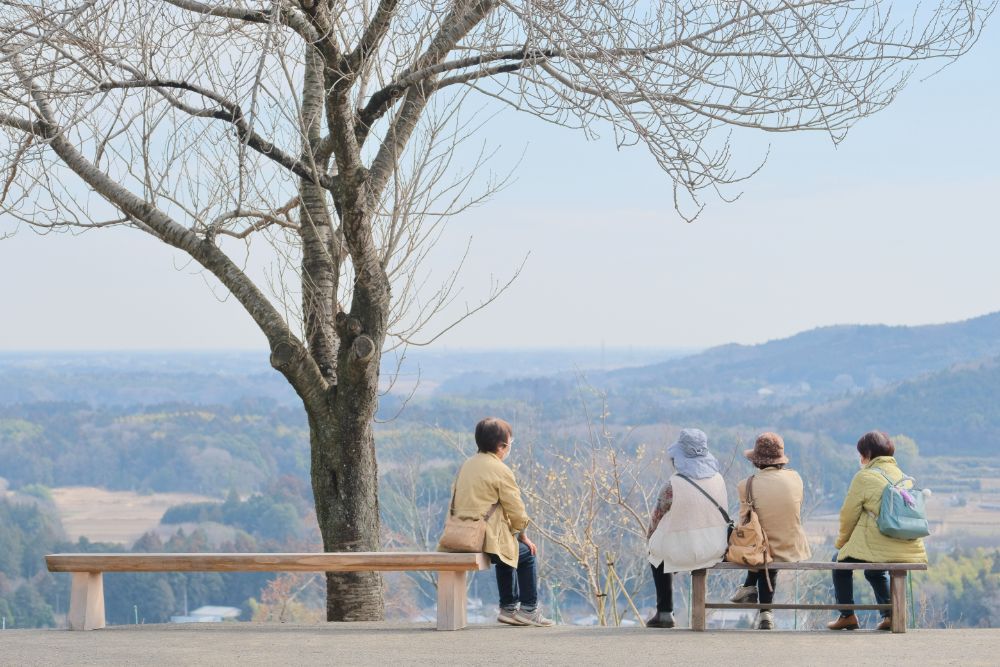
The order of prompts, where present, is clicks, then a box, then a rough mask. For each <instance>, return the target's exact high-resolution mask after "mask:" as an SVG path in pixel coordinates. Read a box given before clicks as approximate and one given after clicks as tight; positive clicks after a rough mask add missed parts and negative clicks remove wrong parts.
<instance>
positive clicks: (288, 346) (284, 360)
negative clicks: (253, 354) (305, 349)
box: [271, 341, 302, 370]
mask: <svg viewBox="0 0 1000 667" xmlns="http://www.w3.org/2000/svg"><path fill="white" fill-rule="evenodd" d="M301 356H302V352H301V349H300V348H299V347H298V346H296V345H293V344H292V343H289V342H288V341H281V342H279V343H275V344H274V345H273V346H272V347H271V366H273V367H274V368H276V369H277V370H281V369H283V368H288V366H290V365H291V364H292V363H294V362H296V361H298V360H299V359H300V358H301Z"/></svg>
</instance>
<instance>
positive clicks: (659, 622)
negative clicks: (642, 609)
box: [646, 611, 675, 628]
mask: <svg viewBox="0 0 1000 667" xmlns="http://www.w3.org/2000/svg"><path fill="white" fill-rule="evenodd" d="M674 624H675V622H674V612H672V611H658V612H656V613H655V614H653V615H652V616H650V617H649V619H648V620H647V621H646V627H647V628H672V627H674Z"/></svg>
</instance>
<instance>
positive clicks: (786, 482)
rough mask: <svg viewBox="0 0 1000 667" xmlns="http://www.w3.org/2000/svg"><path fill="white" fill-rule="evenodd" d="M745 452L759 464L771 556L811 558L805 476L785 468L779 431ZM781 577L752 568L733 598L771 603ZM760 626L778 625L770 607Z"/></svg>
mask: <svg viewBox="0 0 1000 667" xmlns="http://www.w3.org/2000/svg"><path fill="white" fill-rule="evenodd" d="M744 455H745V456H746V457H747V458H748V459H749V460H750V462H751V463H753V464H754V466H756V467H757V472H756V473H754V474H753V475H752V477H751V478H752V479H753V484H752V485H751V493H752V496H753V506H754V509H755V510H756V512H757V517H758V518H759V519H760V527H761V529H762V530H763V531H764V535H765V536H766V537H767V543H768V547H769V549H770V551H771V557H772V558H773V559H774V560H775V561H778V562H786V563H794V562H798V561H802V560H807V559H808V558H809V557H810V556H811V555H812V552H811V550H810V548H809V540H808V538H807V537H806V533H805V530H803V528H802V495H803V494H802V478H801V477H799V474H798V473H797V472H795V471H794V470H790V469H788V468H786V467H785V465H786V464H787V463H788V457H787V456H785V442H784V440H782V439H781V436H780V435H778V434H777V433H761V434H760V436H758V437H757V441H756V442H755V443H754V446H753V449H748V450H746V451H745V452H744ZM751 478H748V479H745V480H743V481H741V482H740V483H739V485H738V489H739V494H740V504H741V506H742V505H743V504H744V503H746V502H747V481H749V479H751ZM777 578H778V571H777V570H768V576H767V577H765V576H762V573H761V572H760V571H753V570H751V571H750V572H747V578H746V581H745V582H743V586H742V587H741V588H740V589H739V590H738V591H736V594H735V595H734V596H733V597H732V598H730V599H731V600H732V601H733V602H757V601H758V600H759V601H760V603H761V604H770V603H771V602H773V601H774V588H775V584H776V583H777ZM757 628H758V629H759V630H771V629H773V628H774V614H773V612H772V611H771V610H770V609H762V610H761V612H760V615H759V617H758V620H757Z"/></svg>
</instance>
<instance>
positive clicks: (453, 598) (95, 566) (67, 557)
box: [45, 551, 490, 630]
mask: <svg viewBox="0 0 1000 667" xmlns="http://www.w3.org/2000/svg"><path fill="white" fill-rule="evenodd" d="M45 563H46V565H48V568H49V571H50V572H70V573H71V574H72V575H73V582H72V588H71V592H70V603H69V627H70V629H71V630H97V629H99V628H103V627H104V625H105V619H104V579H103V573H104V572H370V571H375V570H377V571H384V572H397V571H405V570H431V571H436V572H437V573H438V604H437V629H438V630H459V629H461V628H464V627H465V626H466V624H467V619H466V612H465V601H466V592H465V589H466V587H465V579H466V572H470V571H476V570H488V569H489V568H490V561H489V558H488V557H487V556H486V554H475V553H471V554H458V553H433V552H431V553H427V552H405V551H395V552H391V551H386V552H345V553H306V554H227V553H215V554H185V553H176V554H124V553H122V554H106V553H102V554H52V555H50V556H46V557H45Z"/></svg>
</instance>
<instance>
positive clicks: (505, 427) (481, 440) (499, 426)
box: [476, 417, 514, 453]
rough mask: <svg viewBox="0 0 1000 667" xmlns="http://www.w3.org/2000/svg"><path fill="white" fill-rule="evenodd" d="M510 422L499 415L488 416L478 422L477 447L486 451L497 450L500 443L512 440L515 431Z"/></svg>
mask: <svg viewBox="0 0 1000 667" xmlns="http://www.w3.org/2000/svg"><path fill="white" fill-rule="evenodd" d="M513 432H514V431H513V429H511V427H510V424H508V423H507V422H505V421H504V420H502V419H499V418H498V417H487V418H486V419H483V420H482V421H480V422H479V423H478V424H476V447H478V448H479V451H481V452H484V453H489V452H496V451H497V450H498V449H500V445H503V444H506V443H507V442H508V441H510V436H511V434H512V433H513Z"/></svg>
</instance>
